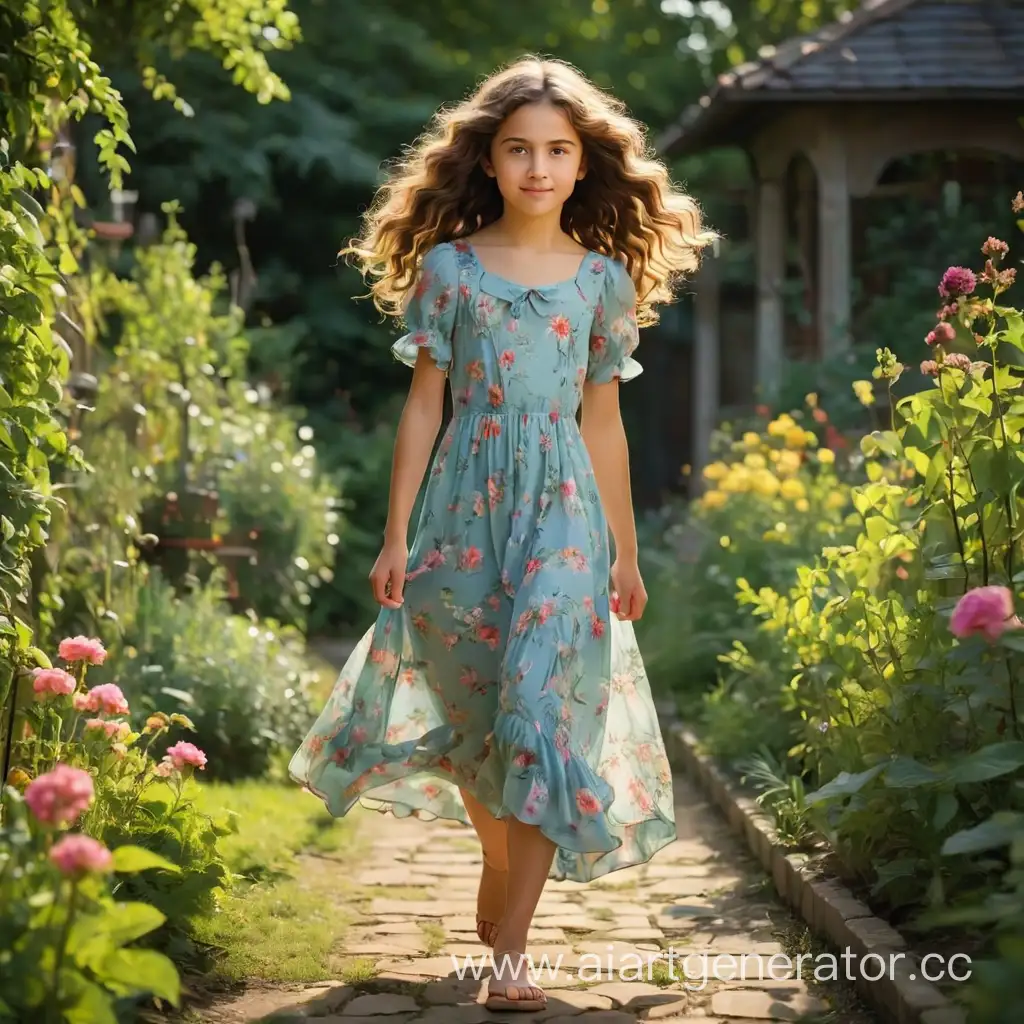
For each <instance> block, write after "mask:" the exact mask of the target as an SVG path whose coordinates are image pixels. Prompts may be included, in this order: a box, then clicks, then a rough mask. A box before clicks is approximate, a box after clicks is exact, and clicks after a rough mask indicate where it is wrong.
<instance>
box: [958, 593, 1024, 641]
mask: <svg viewBox="0 0 1024 1024" xmlns="http://www.w3.org/2000/svg"><path fill="white" fill-rule="evenodd" d="M1020 625H1021V622H1020V619H1018V618H1017V616H1016V615H1014V613H1013V594H1012V593H1011V592H1010V590H1009V588H1007V587H975V588H974V589H973V590H968V591H967V593H966V594H964V596H963V597H961V598H960V600H959V602H958V603H957V606H956V608H954V609H953V615H952V617H951V618H950V620H949V629H950V632H952V634H953V635H954V636H957V637H961V638H962V637H967V636H971V635H973V634H975V633H980V634H981V635H982V636H984V637H985V638H986V639H987V640H988V641H989V642H990V643H991V642H992V641H994V640H996V639H998V637H999V636H1001V635H1002V633H1003V632H1004V631H1005V630H1007V629H1017V628H1019V627H1020Z"/></svg>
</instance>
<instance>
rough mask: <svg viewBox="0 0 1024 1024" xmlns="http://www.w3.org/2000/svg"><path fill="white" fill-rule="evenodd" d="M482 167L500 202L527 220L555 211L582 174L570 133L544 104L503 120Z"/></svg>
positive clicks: (578, 147)
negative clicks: (499, 193) (495, 183)
mask: <svg viewBox="0 0 1024 1024" xmlns="http://www.w3.org/2000/svg"><path fill="white" fill-rule="evenodd" d="M483 168H484V171H485V172H486V173H487V174H489V175H490V176H491V177H492V178H495V179H496V180H497V182H498V189H499V190H500V192H501V194H502V197H503V198H504V200H505V202H506V203H507V204H509V205H510V206H512V207H513V208H514V209H516V210H517V211H519V212H521V213H523V214H526V215H527V216H531V217H541V216H544V215H546V214H550V213H553V212H555V211H557V210H560V209H561V206H562V204H563V203H564V202H565V201H566V200H567V199H568V198H569V197H570V196H571V195H572V192H573V189H574V188H575V187H576V182H577V181H579V180H580V179H581V178H582V177H583V175H584V174H585V173H586V167H585V162H584V159H583V144H582V142H581V140H580V137H579V135H578V134H577V132H576V129H575V128H573V126H572V124H571V123H570V121H569V118H568V117H566V115H565V113H564V111H563V110H562V109H561V108H560V107H557V106H555V105H554V104H552V103H547V102H541V103H530V104H526V105H525V106H522V107H519V108H518V109H517V110H516V111H514V112H513V113H512V114H510V115H509V116H508V117H507V118H505V120H504V122H503V123H502V125H501V127H500V128H499V129H498V133H497V134H496V135H495V137H494V141H493V142H492V143H491V151H490V155H489V156H485V157H484V159H483Z"/></svg>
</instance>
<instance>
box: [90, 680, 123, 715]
mask: <svg viewBox="0 0 1024 1024" xmlns="http://www.w3.org/2000/svg"><path fill="white" fill-rule="evenodd" d="M85 696H86V701H85V710H86V711H104V712H106V713H107V714H108V715H126V714H128V701H126V700H125V699H124V694H123V693H122V692H121V687H120V686H117V685H115V684H114V683H101V684H100V685H99V686H94V687H93V688H92V689H91V690H90V691H89V692H88V693H87V694H86V695H85Z"/></svg>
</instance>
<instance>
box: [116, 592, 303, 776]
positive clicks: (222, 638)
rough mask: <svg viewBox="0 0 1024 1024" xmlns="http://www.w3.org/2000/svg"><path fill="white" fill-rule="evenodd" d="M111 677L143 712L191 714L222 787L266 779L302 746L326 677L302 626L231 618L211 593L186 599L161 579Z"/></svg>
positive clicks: (142, 600) (142, 604)
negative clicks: (308, 652) (311, 661)
mask: <svg viewBox="0 0 1024 1024" xmlns="http://www.w3.org/2000/svg"><path fill="white" fill-rule="evenodd" d="M110 672H111V678H113V679H116V680H117V682H118V683H119V685H121V687H122V689H123V690H124V692H125V694H126V696H127V697H128V699H129V700H130V701H131V702H132V703H133V705H138V706H139V708H140V709H142V710H144V711H145V712H147V713H149V712H157V711H160V712H164V713H166V714H174V713H181V714H185V715H187V716H188V718H189V719H190V720H191V722H192V723H193V727H194V732H195V742H196V743H197V744H198V745H199V746H200V747H202V749H203V750H204V751H206V753H207V755H208V756H209V758H210V762H211V765H210V769H209V774H210V775H211V776H213V777H216V778H218V779H223V780H228V779H242V778H252V777H257V776H262V775H264V774H266V773H267V772H268V771H269V770H270V768H271V767H272V766H273V764H274V759H275V757H276V755H278V754H279V753H280V752H281V751H283V750H287V749H289V748H291V747H293V746H297V745H298V743H299V742H300V741H301V739H302V736H303V735H304V734H305V731H306V730H307V729H308V727H309V723H310V721H311V715H312V707H311V703H310V689H311V687H313V686H315V685H316V683H317V680H318V676H317V673H316V672H314V671H313V670H311V669H310V668H309V667H308V665H307V663H306V661H305V658H304V643H303V640H302V637H301V636H300V635H299V634H298V633H297V632H296V631H295V630H294V629H290V628H286V627H282V628H279V627H278V626H277V625H275V624H274V623H272V622H265V621H259V620H257V619H255V618H250V617H246V616H240V615H231V614H229V613H228V612H227V610H226V608H225V606H224V603H223V601H222V600H221V598H220V597H219V595H218V594H217V592H216V590H215V589H213V588H204V589H202V590H198V591H196V592H193V593H191V594H188V595H186V596H184V597H182V598H180V599H178V598H176V597H175V595H174V592H173V590H172V589H171V587H170V586H169V585H168V584H167V583H166V582H165V581H164V580H162V579H161V578H160V576H159V574H156V573H154V574H153V575H152V576H151V578H150V581H149V583H148V584H147V585H146V586H145V587H144V588H142V589H141V590H140V593H139V607H138V614H137V617H136V619H135V622H134V623H133V626H132V628H131V630H130V631H129V633H128V634H127V636H126V637H125V645H124V647H123V648H122V650H121V652H120V654H119V655H118V657H117V660H116V662H115V663H114V664H112V665H111V667H110Z"/></svg>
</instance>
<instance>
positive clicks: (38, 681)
mask: <svg viewBox="0 0 1024 1024" xmlns="http://www.w3.org/2000/svg"><path fill="white" fill-rule="evenodd" d="M77 685H78V683H77V682H76V681H75V677H74V676H72V675H69V674H68V673H67V672H65V671H64V669H62V668H37V669H36V670H35V671H34V672H33V673H32V689H33V690H35V692H36V699H37V700H46V699H47V698H48V697H51V696H52V697H62V696H66V695H67V694H69V693H74V692H75V687H76V686H77Z"/></svg>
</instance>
